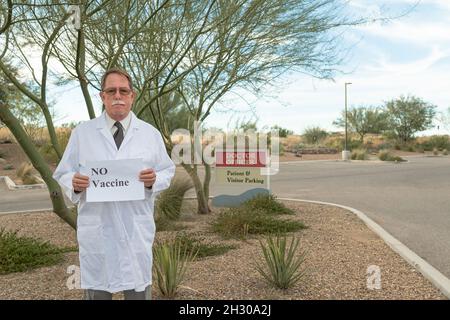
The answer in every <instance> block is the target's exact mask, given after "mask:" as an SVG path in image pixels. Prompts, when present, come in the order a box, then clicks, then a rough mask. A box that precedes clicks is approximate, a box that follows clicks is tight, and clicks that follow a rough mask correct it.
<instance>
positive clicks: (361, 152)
mask: <svg viewBox="0 0 450 320" xmlns="http://www.w3.org/2000/svg"><path fill="white" fill-rule="evenodd" d="M351 159H352V160H367V159H369V155H368V154H367V150H366V149H355V150H353V151H352V155H351Z"/></svg>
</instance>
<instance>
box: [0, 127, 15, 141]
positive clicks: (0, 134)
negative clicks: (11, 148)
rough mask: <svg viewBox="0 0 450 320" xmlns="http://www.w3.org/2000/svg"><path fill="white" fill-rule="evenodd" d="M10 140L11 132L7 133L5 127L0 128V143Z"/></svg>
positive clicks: (11, 137) (7, 130)
mask: <svg viewBox="0 0 450 320" xmlns="http://www.w3.org/2000/svg"><path fill="white" fill-rule="evenodd" d="M12 139H13V135H12V134H11V131H9V129H8V128H7V127H3V128H0V141H3V140H12Z"/></svg>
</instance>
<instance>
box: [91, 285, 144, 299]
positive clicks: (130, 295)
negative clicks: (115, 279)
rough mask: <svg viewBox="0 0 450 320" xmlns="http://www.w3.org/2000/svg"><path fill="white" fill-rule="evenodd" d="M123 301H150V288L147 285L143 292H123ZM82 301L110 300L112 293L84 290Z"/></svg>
mask: <svg viewBox="0 0 450 320" xmlns="http://www.w3.org/2000/svg"><path fill="white" fill-rule="evenodd" d="M123 296H124V299H125V300H151V299H152V286H151V285H149V286H148V287H147V288H145V290H144V291H140V292H137V291H135V290H124V291H123ZM83 300H112V293H111V292H108V291H102V290H93V289H86V290H84V296H83Z"/></svg>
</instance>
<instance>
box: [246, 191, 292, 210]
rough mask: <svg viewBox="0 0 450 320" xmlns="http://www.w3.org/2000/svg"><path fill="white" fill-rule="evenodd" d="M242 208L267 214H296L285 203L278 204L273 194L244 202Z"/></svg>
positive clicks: (260, 195)
mask: <svg viewBox="0 0 450 320" xmlns="http://www.w3.org/2000/svg"><path fill="white" fill-rule="evenodd" d="M242 206H244V207H247V208H249V209H250V210H257V211H261V212H263V213H266V214H294V212H293V211H292V210H291V209H289V208H287V207H286V206H285V205H284V204H283V203H281V202H278V201H277V198H276V196H275V195H273V194H258V195H256V196H255V197H253V198H251V199H250V200H247V201H246V202H244V203H243V204H242Z"/></svg>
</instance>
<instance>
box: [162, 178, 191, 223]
mask: <svg viewBox="0 0 450 320" xmlns="http://www.w3.org/2000/svg"><path fill="white" fill-rule="evenodd" d="M192 187H193V185H192V181H191V180H190V179H189V178H180V177H175V178H174V179H173V180H172V183H171V184H170V187H169V188H167V189H166V190H164V191H163V192H161V193H160V195H159V196H158V199H156V204H155V208H156V209H155V215H156V217H157V218H156V219H160V218H163V217H164V218H166V219H168V220H176V219H178V218H179V217H180V214H181V205H182V203H183V199H184V195H185V194H186V192H187V191H188V190H189V189H191V188H192Z"/></svg>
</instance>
